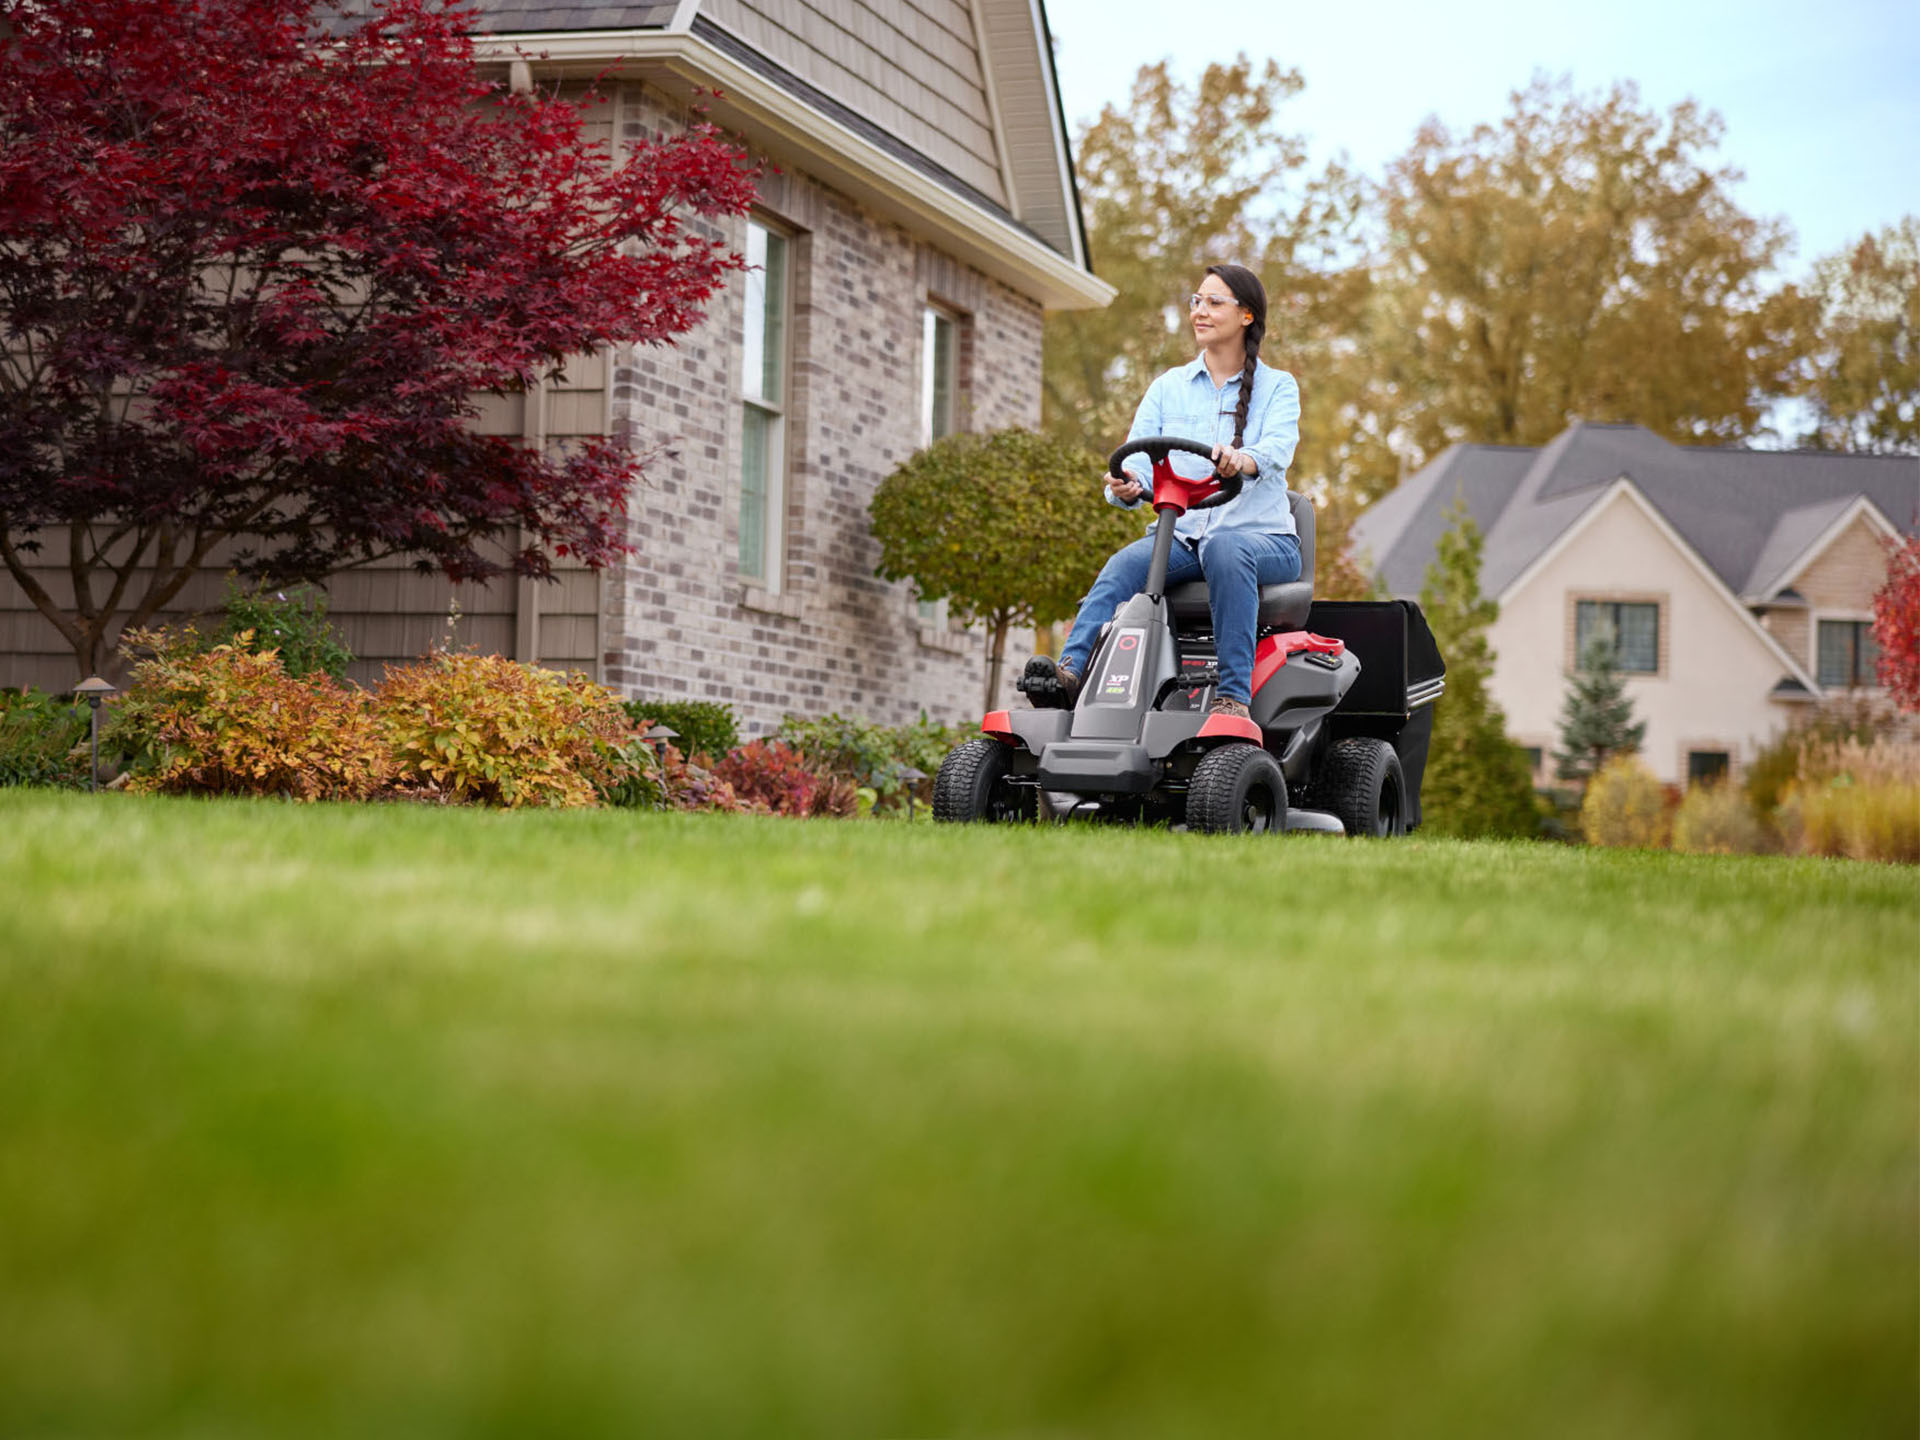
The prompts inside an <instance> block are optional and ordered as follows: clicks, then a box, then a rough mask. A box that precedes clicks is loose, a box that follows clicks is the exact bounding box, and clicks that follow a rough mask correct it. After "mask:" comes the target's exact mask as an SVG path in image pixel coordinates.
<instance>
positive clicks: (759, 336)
mask: <svg viewBox="0 0 1920 1440" xmlns="http://www.w3.org/2000/svg"><path fill="white" fill-rule="evenodd" d="M770 238H771V236H770V235H769V233H768V231H767V230H766V228H765V227H764V226H761V225H756V224H754V223H753V222H752V221H751V220H749V221H748V222H747V315H746V329H745V331H744V333H743V334H742V336H741V344H740V388H741V390H742V392H743V393H745V394H747V395H759V394H760V384H761V377H762V375H764V373H765V371H766V364H767V241H768V240H769V239H770Z"/></svg>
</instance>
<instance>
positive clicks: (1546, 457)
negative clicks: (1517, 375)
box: [1353, 421, 1920, 602]
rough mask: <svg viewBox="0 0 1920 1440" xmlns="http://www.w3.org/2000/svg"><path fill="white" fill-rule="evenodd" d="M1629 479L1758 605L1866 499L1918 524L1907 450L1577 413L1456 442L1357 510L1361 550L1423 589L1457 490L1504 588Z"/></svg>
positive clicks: (1490, 589) (1918, 492)
mask: <svg viewBox="0 0 1920 1440" xmlns="http://www.w3.org/2000/svg"><path fill="white" fill-rule="evenodd" d="M1623 476H1624V477H1626V478H1628V479H1630V480H1632V481H1633V483H1634V485H1635V486H1636V487H1638V489H1639V490H1640V492H1641V493H1642V494H1643V495H1645V496H1646V498H1647V500H1648V501H1649V502H1650V503H1651V504H1652V505H1653V506H1654V507H1655V508H1656V509H1657V510H1658V511H1659V512H1660V513H1661V514H1662V515H1663V516H1664V517H1665V518H1666V520H1667V523H1668V524H1670V525H1671V526H1673V528H1674V529H1675V530H1676V531H1678V532H1679V534H1680V535H1681V537H1682V538H1683V539H1685V540H1686V542H1687V543H1688V545H1690V546H1691V547H1692V548H1693V549H1694V551H1695V552H1696V553H1697V554H1698V555H1699V556H1700V558H1701V559H1702V560H1704V561H1705V562H1706V564H1707V565H1708V566H1709V567H1710V568H1711V569H1712V570H1713V571H1714V572H1715V573H1716V574H1717V575H1718V576H1719V577H1720V579H1721V580H1722V581H1723V582H1725V584H1726V585H1727V587H1728V588H1729V589H1730V590H1732V591H1733V592H1734V593H1735V594H1737V595H1740V596H1742V597H1743V598H1746V599H1747V600H1749V601H1750V602H1757V601H1759V600H1762V599H1764V598H1766V594H1765V593H1763V592H1765V591H1766V587H1768V586H1774V587H1777V586H1778V585H1779V584H1781V583H1783V582H1784V581H1786V580H1788V579H1790V578H1791V567H1792V566H1793V564H1794V562H1795V560H1796V559H1797V558H1798V557H1799V556H1800V555H1802V554H1804V553H1805V551H1806V549H1807V547H1808V546H1809V545H1811V544H1813V543H1814V541H1816V540H1817V539H1818V538H1819V537H1820V536H1821V535H1822V534H1824V533H1825V531H1826V529H1827V527H1828V526H1830V525H1831V524H1832V523H1833V521H1834V520H1835V519H1836V518H1838V517H1839V515H1840V514H1842V513H1843V512H1844V511H1845V509H1846V508H1847V506H1848V505H1850V504H1852V503H1853V502H1854V501H1855V500H1856V499H1858V498H1860V497H1865V498H1866V499H1867V500H1869V501H1870V502H1871V503H1872V504H1874V505H1875V506H1876V507H1878V508H1879V510H1880V511H1881V513H1882V514H1884V515H1885V516H1886V517H1887V518H1888V519H1889V520H1891V521H1892V522H1893V523H1894V524H1895V525H1897V526H1900V527H1903V528H1905V529H1907V530H1909V531H1911V530H1912V529H1914V528H1915V527H1916V525H1920V459H1916V458H1913V457H1911V456H1880V455H1839V454H1832V453H1829V452H1823V451H1807V450H1781V451H1775V450H1739V449H1725V448H1708V447H1695V446H1681V445H1675V444H1672V443H1671V442H1669V441H1666V440H1663V439H1661V438H1660V437H1659V436H1658V435H1655V434H1654V433H1653V432H1652V431H1650V430H1647V429H1645V428H1643V427H1642V426H1639V425H1593V424H1587V423H1585V422H1583V421H1576V422H1574V424H1572V425H1571V426H1569V427H1568V428H1567V429H1566V430H1564V431H1562V432H1561V433H1560V434H1559V435H1558V436H1556V437H1555V438H1554V440H1553V441H1552V442H1551V443H1550V444H1548V445H1545V446H1541V447H1538V448H1535V447H1523V446H1500V445H1456V446H1453V447H1451V448H1449V449H1448V450H1446V451H1445V452H1443V453H1442V454H1441V455H1439V456H1438V457H1436V458H1435V459H1434V460H1433V461H1432V462H1431V463H1430V464H1428V465H1426V466H1424V467H1422V469H1421V470H1419V471H1418V472H1417V473H1416V474H1414V475H1412V476H1410V477H1408V479H1407V480H1406V481H1405V482H1404V483H1403V484H1402V485H1401V486H1400V487H1399V488H1398V489H1397V490H1395V491H1394V492H1393V493H1392V494H1391V495H1388V496H1386V497H1385V498H1384V499H1382V500H1381V501H1380V502H1379V503H1378V504H1376V505H1375V506H1373V508H1372V509H1370V510H1368V511H1367V512H1366V513H1365V514H1364V515H1362V516H1361V517H1360V519H1359V520H1358V521H1357V522H1356V523H1355V525H1354V532H1353V533H1354V545H1355V550H1356V553H1358V554H1359V555H1361V556H1362V558H1363V560H1364V561H1365V563H1367V564H1369V565H1370V567H1371V568H1372V570H1373V571H1374V573H1376V574H1378V575H1379V576H1380V578H1381V579H1382V581H1383V582H1384V583H1385V584H1386V586H1387V588H1388V589H1389V590H1391V591H1392V592H1393V593H1394V594H1396V595H1412V594H1416V593H1417V592H1418V591H1419V589H1420V585H1421V581H1422V579H1423V578H1424V576H1425V572H1426V567H1427V565H1428V564H1429V563H1430V562H1431V561H1432V559H1433V555H1434V549H1435V546H1436V544H1437V542H1438V540H1439V537H1440V535H1441V534H1442V533H1443V532H1444V531H1445V529H1446V527H1447V519H1446V511H1447V509H1448V507H1449V506H1450V505H1452V503H1453V501H1454V499H1455V498H1456V496H1458V497H1460V498H1463V499H1464V500H1465V501H1466V503H1467V508H1468V511H1469V513H1471V514H1472V516H1473V519H1474V523H1475V524H1476V525H1478V526H1479V527H1480V529H1481V532H1482V533H1483V534H1484V535H1485V536H1486V549H1485V553H1484V555H1483V556H1482V563H1481V587H1482V589H1483V590H1484V591H1485V592H1486V593H1487V594H1489V595H1499V594H1501V593H1502V592H1503V591H1505V590H1506V588H1507V587H1508V586H1509V585H1511V584H1512V583H1513V582H1514V580H1515V579H1517V578H1518V577H1519V576H1520V574H1521V573H1522V572H1523V571H1524V570H1525V569H1526V568H1527V566H1528V565H1530V564H1532V563H1533V561H1534V560H1535V559H1537V558H1538V557H1539V556H1540V555H1541V553H1542V552H1544V551H1545V550H1546V549H1547V547H1548V546H1550V545H1551V544H1553V542H1554V541H1555V540H1556V539H1558V538H1559V537H1560V536H1561V535H1562V534H1564V533H1565V532H1566V530H1567V529H1568V527H1569V526H1571V525H1572V524H1573V523H1574V522H1575V521H1576V520H1578V519H1579V518H1580V516H1581V515H1583V514H1585V513H1586V511H1587V509H1588V508H1589V507H1590V506H1592V505H1593V504H1595V503H1596V502H1598V501H1599V500H1600V499H1601V498H1602V497H1603V496H1604V495H1605V494H1606V493H1607V487H1608V486H1610V485H1611V484H1612V483H1613V482H1614V481H1616V480H1618V479H1620V478H1622V477H1623ZM1756 587H1757V588H1756ZM1768 593H1770V592H1768Z"/></svg>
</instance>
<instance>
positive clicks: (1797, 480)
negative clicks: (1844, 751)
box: [1354, 423, 1920, 782]
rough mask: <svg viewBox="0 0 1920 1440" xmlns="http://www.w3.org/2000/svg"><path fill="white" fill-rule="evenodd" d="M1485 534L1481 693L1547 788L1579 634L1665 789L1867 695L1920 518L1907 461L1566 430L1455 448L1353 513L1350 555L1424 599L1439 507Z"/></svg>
mask: <svg viewBox="0 0 1920 1440" xmlns="http://www.w3.org/2000/svg"><path fill="white" fill-rule="evenodd" d="M1456 497H1458V498H1459V499H1461V500H1463V501H1464V502H1465V504H1466V506H1467V509H1468V512H1469V513H1470V514H1471V515H1472V516H1473V519H1474V523H1475V524H1477V525H1478V526H1479V527H1480V529H1481V531H1482V533H1483V534H1484V535H1485V536H1486V548H1485V553H1484V555H1483V557H1482V567H1481V576H1480V582H1481V589H1482V591H1483V593H1485V594H1488V595H1491V596H1494V597H1495V598H1497V599H1498V601H1499V603H1500V618H1499V619H1498V621H1496V622H1495V624H1494V626H1493V628H1492V630H1491V631H1490V632H1489V639H1490V640H1491V642H1492V644H1493V647H1494V650H1495V662H1494V675H1493V685H1492V693H1493V697H1494V699H1495V700H1497V701H1498V702H1499V704H1500V706H1501V707H1502V708H1503V709H1504V710H1505V711H1506V715H1507V729H1508V733H1509V734H1510V735H1512V737H1513V738H1514V739H1515V740H1516V741H1517V742H1519V743H1520V744H1521V745H1524V746H1526V747H1528V748H1529V749H1530V750H1532V751H1534V752H1536V759H1537V761H1538V762H1539V768H1538V772H1537V773H1538V774H1539V775H1540V777H1541V778H1542V779H1543V780H1544V779H1545V778H1546V777H1547V775H1548V772H1549V771H1550V768H1551V764H1552V761H1551V758H1550V757H1551V754H1552V751H1553V747H1554V745H1555V744H1556V743H1557V741H1558V722H1559V715H1560V706H1561V702H1562V700H1563V698H1564V695H1565V692H1566V679H1567V676H1568V674H1569V673H1570V672H1571V670H1572V669H1573V666H1574V660H1575V657H1576V655H1577V654H1578V651H1579V647H1580V644H1581V643H1582V641H1583V640H1584V639H1585V638H1586V636H1587V634H1588V632H1589V630H1590V628H1591V627H1593V626H1595V625H1601V624H1605V625H1610V626H1611V627H1612V628H1613V630H1614V633H1615V635H1616V637H1617V644H1618V647H1619V656H1620V661H1621V664H1622V668H1623V669H1624V670H1625V671H1626V673H1627V690H1628V693H1629V694H1630V695H1631V697H1632V699H1633V704H1634V710H1635V713H1636V714H1637V715H1638V716H1639V718H1641V719H1643V720H1645V721H1646V722H1647V735H1646V742H1645V748H1644V751H1643V757H1644V759H1645V760H1646V762H1647V764H1648V766H1649V768H1651V769H1652V771H1653V773H1654V774H1655V775H1657V776H1659V777H1660V778H1661V779H1663V780H1667V781H1673V782H1684V781H1686V780H1687V779H1688V778H1689V777H1693V778H1699V777H1702V776H1706V775H1710V774H1713V773H1716V772H1719V771H1723V770H1729V769H1731V770H1735V771H1737V770H1738V769H1739V768H1740V767H1741V765H1742V764H1744V762H1745V761H1746V760H1748V759H1749V758H1751V757H1752V755H1753V754H1754V752H1755V751H1756V750H1757V749H1758V748H1759V747H1760V746H1762V745H1764V744H1765V743H1766V741H1767V739H1768V738H1769V737H1770V736H1772V735H1773V734H1774V733H1775V732H1777V731H1778V730H1779V729H1780V728H1781V727H1782V726H1784V725H1785V724H1787V723H1788V722H1789V721H1790V720H1791V719H1792V718H1793V717H1794V715H1795V714H1796V713H1803V712H1804V711H1805V709H1806V707H1807V706H1808V705H1809V704H1811V703H1813V702H1815V701H1817V700H1819V699H1821V698H1824V697H1826V696H1830V695H1833V694H1836V693H1841V692H1845V691H1848V690H1851V689H1868V690H1871V689H1872V688H1873V686H1874V675H1873V663H1872V661H1873V655H1872V648H1871V640H1872V637H1871V621H1872V597H1873V593H1874V591H1875V590H1877V589H1878V588H1879V587H1880V586H1881V585H1882V584H1883V583H1884V581H1885V579H1886V552H1885V542H1886V541H1887V540H1890V539H1893V538H1895V537H1897V536H1898V535H1900V534H1901V533H1903V532H1906V533H1911V532H1912V530H1913V529H1914V527H1915V524H1916V522H1917V521H1920V459H1914V458H1911V457H1894V456H1866V455H1836V454H1828V453H1822V452H1809V451H1757V450H1733V449H1709V448H1694V447H1684V446H1678V445H1673V444H1670V443H1668V442H1667V441H1665V440H1662V439H1661V438H1660V437H1659V436H1657V435H1654V434H1653V433H1651V432H1650V431H1647V430H1644V429H1642V428H1641V427H1639V426H1637V425H1589V424H1584V423H1575V424H1574V425H1572V426H1571V427H1569V428H1568V429H1567V430H1566V431H1564V432H1563V433H1562V434H1561V435H1560V436H1559V437H1558V438H1557V439H1555V440H1554V441H1553V443H1552V444H1550V445H1546V446H1544V447H1537V448H1536V447H1523V446H1496V445H1456V446H1453V447H1452V448H1450V449H1448V450H1447V451H1445V452H1444V453H1443V454H1441V455H1440V456H1439V457H1438V458H1436V459H1435V460H1434V461H1433V462H1432V463H1431V464H1429V465H1427V466H1426V467H1425V468H1423V469H1422V470H1420V471H1419V472H1418V473H1417V474H1415V475H1413V476H1411V477H1410V478H1409V479H1408V480H1407V481H1406V482H1405V483H1404V484H1402V485H1401V486H1400V487H1399V488H1398V489H1397V490H1395V491H1394V492H1393V493H1392V494H1390V495H1388V496H1387V497H1386V498H1384V499H1383V500H1381V501H1380V503H1379V504H1377V505H1376V506H1374V507H1373V508H1372V509H1371V510H1369V511H1368V512H1367V513H1366V514H1364V515H1363V516H1361V518H1360V520H1359V521H1358V523H1357V524H1356V525H1355V527H1354V545H1355V552H1356V554H1358V555H1359V556H1360V557H1361V560H1362V563H1363V564H1365V565H1366V566H1368V567H1369V569H1370V570H1371V571H1372V572H1373V573H1374V574H1376V575H1377V576H1378V577H1379V578H1380V580H1381V581H1382V582H1383V583H1384V584H1385V585H1386V586H1387V588H1389V589H1390V590H1391V591H1393V593H1395V594H1396V595H1415V594H1417V593H1418V592H1419V589H1420V585H1421V582H1422V579H1423V577H1424V574H1425V571H1426V567H1427V565H1428V564H1429V563H1431V561H1432V559H1433V556H1434V549H1435V544H1436V542H1437V541H1438V539H1439V537H1440V535H1441V534H1442V533H1443V531H1444V530H1445V528H1446V525H1447V523H1448V522H1447V516H1446V512H1447V510H1448V508H1449V507H1450V506H1451V505H1452V504H1453V503H1454V501H1455V499H1456Z"/></svg>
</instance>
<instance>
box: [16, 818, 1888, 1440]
mask: <svg viewBox="0 0 1920 1440" xmlns="http://www.w3.org/2000/svg"><path fill="white" fill-rule="evenodd" d="M0 910H3V911H4V926H3V928H0V1096H5V1097H7V1099H6V1102H5V1103H4V1104H3V1105H0V1431H7V1432H9V1433H13V1432H21V1433H39V1432H47V1433H63V1434H66V1433H73V1434H126V1433H177V1434H188V1433H192V1434H223V1433H229V1432H231V1433H257V1432H258V1431H259V1430H261V1429H263V1428H271V1429H273V1430H275V1431H280V1432H285V1433H292V1434H316V1435H317V1434H323V1433H340V1432H341V1431H343V1430H351V1431H353V1432H355V1433H360V1434H395V1435H399V1434H410V1435H417V1434H453V1433H460V1434H471V1433H501V1434H505V1433H522V1432H524V1431H526V1430H528V1429H534V1428H538V1429H549V1430H563V1431H564V1430H570V1431H574V1432H577V1433H598V1434H632V1433H661V1434H688V1435H691V1434H700V1435H736V1434H737V1435H756V1434H782V1435H866V1434H871V1435H947V1434H952V1435H961V1434H965V1435H982V1434H1036V1433H1040V1434H1048V1433H1059V1434H1095V1433H1097V1434H1119V1435H1141V1436H1146V1435H1155V1436H1162V1435H1189V1434H1190V1435H1222V1434H1240V1433H1273V1432H1274V1430H1275V1429H1276V1427H1279V1426H1281V1425H1292V1426H1300V1427H1307V1428H1318V1429H1320V1430H1323V1431H1338V1432H1340V1433H1360V1434H1365V1433H1381V1434H1387V1433H1394V1434H1401V1433H1409V1431H1414V1432H1418V1433H1435V1432H1458V1433H1469V1432H1476V1433H1555V1434H1568V1435H1613V1434H1620V1433H1635V1434H1643V1435H1668V1434H1670V1435H1693V1434H1699V1433H1703V1432H1715V1433H1718V1432H1721V1431H1726V1432H1729V1433H1748V1434H1756V1435H1788V1434H1803V1433H1810V1432H1815V1431H1817V1432H1820V1433H1829V1432H1832V1433H1840V1432H1844V1433H1866V1434H1872V1433H1912V1431H1913V1429H1914V1425H1915V1423H1916V1416H1915V1405H1916V1401H1915V1394H1916V1385H1917V1382H1920V1361H1917V1360H1916V1355H1917V1354H1920V1247H1917V1244H1916V1235H1917V1234H1920V1194H1917V1190H1920V1185H1917V1182H1916V1171H1917V1170H1920V1155H1917V1153H1916V1150H1917V1146H1920V1141H1917V1140H1916V1136H1917V1135H1920V1059H1917V1052H1920V1033H1917V1032H1920V1008H1917V1007H1920V1000H1917V993H1920V992H1917V991H1916V983H1915V979H1916V977H1915V970H1916V966H1915V952H1916V949H1917V948H1920V947H1916V944H1915V940H1916V936H1920V883H1916V877H1915V874H1914V872H1912V871H1910V870H1900V869H1895V868H1891V867H1878V866H1863V865H1843V864H1836V863H1830V862H1814V861H1790V860H1777V859H1776V860H1767V859H1751V858H1741V859H1708V858H1699V857H1684V856H1671V855H1637V854H1617V853H1596V852H1588V851H1576V850H1566V849H1557V848H1549V847H1534V846H1497V845H1464V844H1452V843H1444V842H1438V841H1427V840H1422V839H1418V838H1416V839H1414V840H1412V841H1409V842H1406V843H1393V844H1361V843H1347V842H1337V841H1327V840H1325V839H1322V838H1319V837H1291V838H1287V839H1282V840H1275V841H1266V842H1261V843H1251V844H1250V843H1245V842H1235V841H1225V840H1220V839H1214V838H1209V837H1197V836H1195V837H1189V836H1180V835H1169V834H1164V833H1151V832H1136V831H1121V830H1103V829H1089V828H1082V827H1073V828H1070V829H1066V830H1043V831H1029V830H986V829H969V830H958V831H956V830H950V829H935V828H933V827H931V826H927V825H916V826H912V827H908V826H904V825H897V824H874V823H833V822H815V823H805V824H801V823H794V822H782V821H770V820H749V819H729V818H721V817H681V816H655V815H628V814H605V813H602V814H556V815H545V814H542V815H501V814H480V813H468V812H458V811H435V810H426V809H416V808H399V807H389V808H380V807H374V808H295V807H289V806H279V805H270V804H266V805H262V804H206V803H188V802H167V801H131V800H127V799H123V798H120V797H100V798H98V799H88V798H86V797H72V796H54V795H43V794H27V793H9V792H0Z"/></svg>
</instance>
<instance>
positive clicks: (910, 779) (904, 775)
mask: <svg viewBox="0 0 1920 1440" xmlns="http://www.w3.org/2000/svg"><path fill="white" fill-rule="evenodd" d="M894 773H895V774H897V775H898V776H899V777H900V778H901V779H902V780H904V781H906V782H907V823H908V824H909V825H911V824H912V823H913V787H914V786H916V785H918V784H919V783H920V782H921V781H922V780H924V779H926V778H927V772H926V771H924V770H916V769H914V768H913V766H911V765H903V766H901V767H900V769H898V770H897V771H895V772H894Z"/></svg>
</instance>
